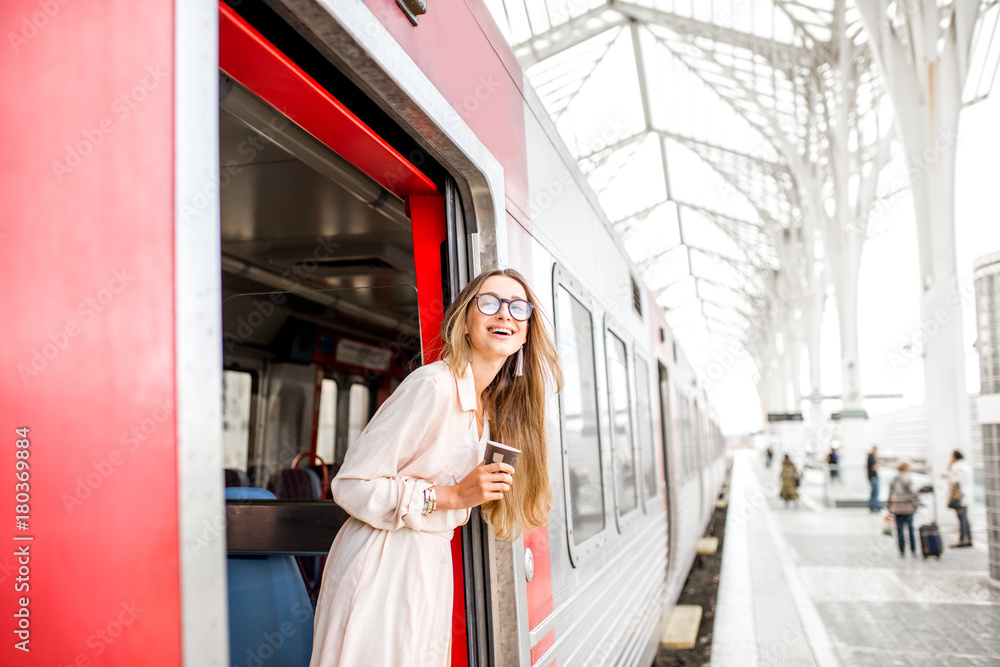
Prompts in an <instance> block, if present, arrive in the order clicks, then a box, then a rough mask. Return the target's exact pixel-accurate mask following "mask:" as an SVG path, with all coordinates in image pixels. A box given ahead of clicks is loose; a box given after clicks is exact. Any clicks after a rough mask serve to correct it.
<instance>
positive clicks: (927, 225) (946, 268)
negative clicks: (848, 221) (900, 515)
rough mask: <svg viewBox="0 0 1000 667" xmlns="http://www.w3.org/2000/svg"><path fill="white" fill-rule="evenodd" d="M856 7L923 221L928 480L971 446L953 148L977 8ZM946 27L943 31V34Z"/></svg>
mask: <svg viewBox="0 0 1000 667" xmlns="http://www.w3.org/2000/svg"><path fill="white" fill-rule="evenodd" d="M888 4H889V3H888V2H887V0H858V2H857V5H858V9H859V10H860V11H861V14H862V16H863V18H864V21H865V23H866V25H867V27H868V32H869V35H870V40H871V44H872V50H873V51H874V53H875V54H876V57H877V58H878V60H879V63H880V65H881V67H882V70H883V74H884V76H885V80H886V85H887V87H888V89H889V92H890V95H891V96H892V101H893V105H894V106H895V109H896V122H897V125H898V127H899V132H900V135H901V138H902V140H903V144H904V147H905V150H906V155H907V164H908V175H909V177H910V190H911V192H912V194H913V208H914V212H915V215H916V219H917V237H918V243H919V254H920V273H921V290H922V293H921V298H920V313H921V331H920V332H917V333H916V334H915V337H916V339H917V340H922V342H923V357H924V384H925V387H926V398H925V405H926V411H927V438H928V441H927V453H928V462H929V463H930V466H931V474H932V475H934V476H936V475H937V474H938V473H940V472H941V471H942V470H944V469H945V467H946V465H947V461H948V459H949V453H950V452H951V450H952V449H953V448H955V447H967V446H968V444H969V438H970V427H969V401H968V392H967V390H966V387H965V356H964V354H963V350H962V340H963V336H962V299H961V296H960V294H961V293H960V291H959V290H958V277H957V271H956V266H955V263H956V259H955V143H956V139H957V136H958V117H959V111H960V110H961V96H962V88H963V85H964V83H965V79H966V75H967V73H968V60H969V51H970V47H971V41H972V32H973V28H974V27H975V23H976V20H977V18H978V13H979V6H980V3H979V0H955V2H954V3H953V4H952V5H951V6H950V7H949V8H948V11H947V15H945V16H942V10H941V9H939V7H938V3H937V2H934V1H928V0H924V1H923V2H918V3H896V4H895V7H894V11H895V18H894V19H893V20H892V21H890V19H889V18H888V15H887V10H888ZM942 26H943V27H942Z"/></svg>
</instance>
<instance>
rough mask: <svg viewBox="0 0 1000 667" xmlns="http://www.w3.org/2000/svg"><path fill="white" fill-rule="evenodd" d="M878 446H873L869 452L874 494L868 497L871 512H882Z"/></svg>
mask: <svg viewBox="0 0 1000 667" xmlns="http://www.w3.org/2000/svg"><path fill="white" fill-rule="evenodd" d="M878 467H879V462H878V447H876V446H874V445H873V446H872V450H871V451H870V452H868V482H869V483H870V484H871V485H872V495H871V498H869V499H868V510H869V511H870V512H881V511H882V503H881V502H879V499H878Z"/></svg>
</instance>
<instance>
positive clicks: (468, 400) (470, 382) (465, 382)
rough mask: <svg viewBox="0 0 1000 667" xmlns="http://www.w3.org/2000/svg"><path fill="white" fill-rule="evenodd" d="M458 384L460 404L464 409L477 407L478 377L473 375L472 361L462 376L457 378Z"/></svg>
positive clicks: (456, 382)
mask: <svg viewBox="0 0 1000 667" xmlns="http://www.w3.org/2000/svg"><path fill="white" fill-rule="evenodd" d="M455 384H456V385H457V386H458V405H459V407H460V408H462V410H463V411H467V410H475V409H476V379H475V378H474V377H473V376H472V363H471V362H470V363H469V365H468V366H466V367H465V372H464V373H462V376H461V377H458V378H455Z"/></svg>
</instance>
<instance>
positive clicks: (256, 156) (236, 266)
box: [219, 74, 420, 498]
mask: <svg viewBox="0 0 1000 667" xmlns="http://www.w3.org/2000/svg"><path fill="white" fill-rule="evenodd" d="M220 76H221V80H220V105H219V107H220V108H219V154H220V186H221V187H220V190H221V231H222V234H221V236H222V238H221V250H222V316H223V341H222V343H223V366H224V372H223V403H224V412H223V428H224V431H223V439H224V456H225V468H226V484H227V486H257V487H267V488H268V489H269V490H272V491H274V492H275V493H276V495H277V496H278V497H279V498H316V497H329V487H328V480H329V479H330V478H331V477H332V475H333V474H334V473H335V471H336V468H337V464H338V463H339V462H340V461H342V460H343V455H344V452H346V450H347V447H348V446H349V444H350V443H351V442H353V440H354V439H355V438H356V437H357V435H358V434H359V433H360V431H361V429H362V428H363V427H364V425H365V424H366V423H367V421H368V419H369V418H370V416H371V415H372V414H373V413H374V409H375V407H376V406H377V405H378V404H379V403H380V402H381V401H382V400H384V399H385V398H386V397H387V396H388V395H389V394H390V393H391V391H392V390H393V389H394V388H395V386H396V385H397V384H398V382H399V381H400V379H401V378H402V377H403V375H404V373H405V371H406V369H407V368H408V367H409V368H411V369H412V368H413V367H414V366H415V365H419V358H418V357H419V354H420V335H419V334H420V331H419V318H418V309H417V292H416V287H415V285H416V277H415V268H414V249H413V238H412V232H411V225H410V219H409V217H408V215H407V212H406V209H405V205H404V202H403V201H402V200H401V199H399V198H398V197H397V196H396V195H394V194H393V193H391V192H389V191H387V190H386V189H384V188H383V187H382V186H381V185H379V184H378V183H377V182H375V181H374V180H372V179H371V178H369V177H368V176H367V175H365V174H364V173H362V172H361V171H360V170H358V169H357V168H356V167H354V166H353V165H351V164H350V163H348V162H347V161H345V160H344V159H342V158H341V157H339V156H338V155H336V154H335V153H334V152H333V151H331V150H330V149H329V148H328V147H326V146H325V145H324V144H322V143H320V142H319V141H318V140H317V139H315V138H314V137H312V136H311V135H310V134H308V133H307V132H306V131H304V130H303V129H301V128H300V127H298V126H297V125H295V124H294V123H292V122H291V121H290V120H289V119H288V118H287V117H285V116H283V115H282V114H281V113H279V112H278V111H276V110H275V109H273V108H272V107H270V106H269V105H268V104H266V103H265V102H264V101H262V100H261V99H260V98H258V97H256V96H255V95H254V94H252V93H251V92H249V91H248V90H246V89H245V88H243V87H242V86H240V85H239V84H238V83H236V82H234V81H232V80H230V79H229V78H228V77H226V76H225V75H224V74H220ZM314 441H315V443H316V449H315V453H316V456H318V457H319V459H321V460H322V463H321V462H320V461H319V460H316V458H315V457H313V456H312V455H311V452H312V451H313V442H314ZM303 458H304V459H307V460H305V461H302V460H300V459H303ZM293 464H295V465H294V466H293ZM293 467H296V468H298V469H305V470H308V469H310V468H311V470H312V472H314V473H316V476H315V478H313V477H312V476H311V475H305V476H303V475H302V474H301V472H296V473H290V472H288V471H289V469H291V468H293ZM324 468H325V470H324ZM283 476H288V477H289V479H288V480H285V479H284V477H283ZM285 481H287V482H288V483H283V482H285ZM317 485H318V486H319V487H320V488H319V494H320V496H316V495H315V494H316V490H317Z"/></svg>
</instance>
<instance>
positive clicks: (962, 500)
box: [943, 449, 972, 547]
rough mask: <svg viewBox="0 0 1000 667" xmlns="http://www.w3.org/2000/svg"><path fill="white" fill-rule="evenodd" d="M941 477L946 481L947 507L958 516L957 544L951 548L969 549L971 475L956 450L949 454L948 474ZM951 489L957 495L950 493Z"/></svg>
mask: <svg viewBox="0 0 1000 667" xmlns="http://www.w3.org/2000/svg"><path fill="white" fill-rule="evenodd" d="M943 477H946V478H947V479H948V485H949V487H951V488H949V493H948V507H950V508H952V509H953V510H955V513H956V514H958V542H955V544H953V545H951V546H953V547H971V546H972V530H971V528H969V500H970V499H971V498H972V496H971V495H970V494H971V493H972V485H971V484H970V482H971V481H972V475H971V474H970V472H969V464H968V463H966V461H965V456H963V455H962V452H960V451H958V450H957V449H956V450H955V451H953V452H952V453H951V461H950V462H949V463H948V472H946V473H944V475H943ZM952 489H955V490H956V491H957V494H953V493H952Z"/></svg>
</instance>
